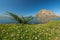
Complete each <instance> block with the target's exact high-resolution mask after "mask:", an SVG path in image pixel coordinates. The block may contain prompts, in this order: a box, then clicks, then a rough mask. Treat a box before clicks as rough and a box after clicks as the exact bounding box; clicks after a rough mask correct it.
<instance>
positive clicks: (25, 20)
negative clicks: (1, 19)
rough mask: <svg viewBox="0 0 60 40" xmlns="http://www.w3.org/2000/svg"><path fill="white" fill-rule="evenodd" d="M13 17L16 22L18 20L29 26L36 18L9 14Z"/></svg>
mask: <svg viewBox="0 0 60 40" xmlns="http://www.w3.org/2000/svg"><path fill="white" fill-rule="evenodd" d="M7 13H8V14H9V15H10V16H11V17H13V19H14V20H16V21H17V22H19V23H22V24H28V22H29V21H31V20H32V19H33V18H34V17H32V16H29V17H23V16H18V15H16V14H13V13H10V12H7Z"/></svg>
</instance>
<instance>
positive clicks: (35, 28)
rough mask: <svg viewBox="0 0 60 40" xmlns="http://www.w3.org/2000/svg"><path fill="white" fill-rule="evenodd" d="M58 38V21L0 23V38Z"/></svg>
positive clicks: (59, 36)
mask: <svg viewBox="0 0 60 40" xmlns="http://www.w3.org/2000/svg"><path fill="white" fill-rule="evenodd" d="M1 39H2V40H60V21H53V22H49V23H47V24H0V40H1Z"/></svg>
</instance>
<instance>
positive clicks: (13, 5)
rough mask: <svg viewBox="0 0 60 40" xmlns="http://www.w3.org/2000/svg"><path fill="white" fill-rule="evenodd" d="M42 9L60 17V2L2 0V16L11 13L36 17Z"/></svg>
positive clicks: (50, 0)
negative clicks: (7, 12)
mask: <svg viewBox="0 0 60 40" xmlns="http://www.w3.org/2000/svg"><path fill="white" fill-rule="evenodd" d="M42 9H47V10H51V11H53V12H54V13H55V14H57V15H60V0H0V15H5V14H6V11H9V12H12V13H15V14H17V15H23V16H31V15H32V16H34V15H36V14H37V13H38V12H39V11H40V10H42Z"/></svg>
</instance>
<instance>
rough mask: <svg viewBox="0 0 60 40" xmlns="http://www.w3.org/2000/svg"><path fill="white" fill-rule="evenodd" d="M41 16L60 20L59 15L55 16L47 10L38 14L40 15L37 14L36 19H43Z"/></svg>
mask: <svg viewBox="0 0 60 40" xmlns="http://www.w3.org/2000/svg"><path fill="white" fill-rule="evenodd" d="M41 16H46V17H48V16H49V17H52V18H60V16H58V15H56V14H54V13H53V12H52V11H50V10H46V9H42V10H40V11H39V12H38V14H36V17H41Z"/></svg>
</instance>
